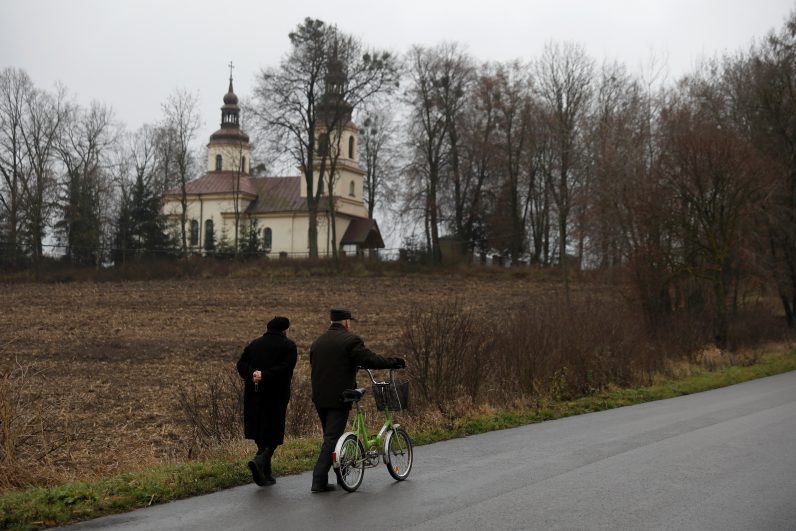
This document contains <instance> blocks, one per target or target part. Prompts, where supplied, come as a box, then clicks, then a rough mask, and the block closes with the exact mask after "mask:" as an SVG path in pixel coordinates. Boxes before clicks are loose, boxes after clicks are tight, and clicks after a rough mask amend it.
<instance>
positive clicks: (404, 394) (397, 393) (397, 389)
mask: <svg viewBox="0 0 796 531" xmlns="http://www.w3.org/2000/svg"><path fill="white" fill-rule="evenodd" d="M373 400H374V401H375V402H376V408H377V409H384V408H385V407H386V408H387V409H389V410H390V411H401V410H402V409H407V408H408V407H409V381H407V380H403V381H397V382H393V383H390V382H384V383H377V384H376V385H374V386H373Z"/></svg>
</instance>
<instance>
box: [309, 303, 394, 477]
mask: <svg viewBox="0 0 796 531" xmlns="http://www.w3.org/2000/svg"><path fill="white" fill-rule="evenodd" d="M353 320H354V318H353V317H352V316H351V312H350V311H349V310H346V309H344V308H334V309H332V311H331V321H332V324H331V326H330V327H329V330H327V331H326V332H325V333H324V334H323V335H322V336H321V337H319V338H318V339H316V340H315V342H314V343H313V344H312V347H310V365H311V368H312V401H313V403H314V404H315V408H316V409H317V410H318V416H319V417H320V419H321V427H322V428H323V444H322V445H321V451H320V454H319V455H318V461H317V463H316V464H315V469H314V470H313V472H312V492H327V491H330V490H334V489H335V487H334V486H333V485H329V469H330V468H331V466H332V452H333V451H334V446H335V444H336V443H337V439H339V438H340V436H341V435H342V434H343V432H344V431H345V427H346V423H347V422H348V414H349V412H350V411H351V404H350V403H348V404H346V403H344V402H343V401H342V393H343V391H344V390H346V389H354V388H355V387H356V386H357V382H356V374H357V367H364V368H366V369H399V368H402V367H404V366H405V365H406V364H405V362H404V360H403V359H401V358H383V357H381V356H379V355H377V354H375V353H374V352H372V351H371V350H369V349H368V348H367V347H365V343H364V342H363V341H362V338H360V337H359V336H357V335H354V334H352V333H351V332H350V328H351V321H353Z"/></svg>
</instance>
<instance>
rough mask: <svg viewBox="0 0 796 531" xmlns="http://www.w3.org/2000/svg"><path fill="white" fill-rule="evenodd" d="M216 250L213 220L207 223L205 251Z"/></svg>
mask: <svg viewBox="0 0 796 531" xmlns="http://www.w3.org/2000/svg"><path fill="white" fill-rule="evenodd" d="M215 248H216V237H215V234H213V220H212V219H208V220H207V221H205V250H206V251H212V250H213V249H215Z"/></svg>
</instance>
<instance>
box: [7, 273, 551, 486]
mask: <svg viewBox="0 0 796 531" xmlns="http://www.w3.org/2000/svg"><path fill="white" fill-rule="evenodd" d="M540 289H543V288H540V284H538V283H532V282H531V281H529V280H526V279H524V278H519V279H509V278H489V277H472V278H471V277H459V276H456V277H447V276H442V275H439V276H427V275H409V276H394V277H370V278H348V277H306V278H283V279H262V278H245V279H244V278H241V279H235V278H230V279H208V280H175V281H152V282H125V283H111V282H107V283H69V284H11V285H0V294H1V295H2V297H0V368H2V369H3V370H4V371H7V370H8V369H9V368H11V367H12V366H14V364H15V363H19V364H21V365H23V366H32V367H33V368H34V369H35V370H37V371H42V373H41V376H40V377H38V378H37V379H35V381H36V382H38V383H37V384H36V385H37V386H40V387H38V388H37V391H39V392H40V394H42V396H41V398H40V400H41V401H51V403H53V404H55V403H57V404H59V405H58V407H57V408H55V409H54V413H53V414H55V415H60V416H61V417H62V420H68V421H69V429H70V430H72V431H75V432H77V433H79V434H80V435H79V437H78V438H77V442H76V443H74V444H72V445H70V447H69V452H67V453H65V454H64V455H63V457H59V459H58V462H57V463H56V465H57V466H59V467H61V468H62V469H63V471H64V473H66V475H67V476H70V477H82V476H86V475H92V474H94V473H97V474H104V473H110V472H117V471H121V470H129V469H133V468H137V467H140V466H145V465H151V464H154V463H157V462H162V461H163V460H170V459H184V458H185V457H186V454H187V450H186V439H185V438H186V433H187V430H186V427H185V423H184V421H183V420H182V415H181V409H180V405H179V399H178V396H179V389H180V387H181V386H190V385H192V384H194V383H195V382H198V381H202V379H203V378H205V379H206V378H207V375H209V374H217V373H218V371H220V370H234V364H235V363H236V361H237V359H238V356H239V354H240V351H241V349H242V348H243V347H244V346H245V344H246V343H247V342H248V341H250V340H251V339H253V338H255V337H257V336H259V335H260V334H261V333H262V332H263V331H264V328H265V323H266V322H267V321H268V320H269V319H270V318H271V317H273V316H274V315H286V316H288V317H289V318H290V320H291V324H292V326H291V329H290V331H289V336H290V337H291V338H292V339H293V340H294V341H296V343H297V345H298V348H299V366H298V368H297V371H298V374H301V373H303V374H306V371H307V365H308V361H307V353H308V349H309V346H310V344H311V343H312V341H313V340H314V339H315V338H316V337H317V336H318V335H319V334H321V333H322V332H323V331H324V330H325V328H326V327H327V325H328V309H329V308H330V307H332V306H345V307H349V308H351V309H352V311H353V313H354V315H355V317H357V319H358V321H357V322H356V323H355V328H354V331H355V332H356V333H358V334H360V335H361V336H362V337H363V338H364V339H365V342H366V344H367V345H368V346H369V347H370V348H371V349H373V350H374V351H376V352H377V353H380V354H384V355H401V352H399V351H398V349H397V338H398V336H399V334H400V329H401V323H402V320H403V319H405V318H406V316H407V315H408V314H409V313H410V312H412V311H413V309H416V308H422V307H424V306H426V305H429V304H431V303H435V302H439V301H441V300H446V299H450V300H453V299H458V300H459V301H460V302H461V303H462V305H463V306H465V307H467V308H474V309H480V310H483V312H484V313H488V312H490V311H492V310H496V309H499V308H506V307H512V306H521V305H522V304H523V302H524V301H526V300H527V299H528V297H530V296H533V294H534V293H538V292H539V291H540ZM51 409H52V408H51ZM53 439H54V440H57V439H58V435H57V434H54V435H53ZM59 455H60V454H59Z"/></svg>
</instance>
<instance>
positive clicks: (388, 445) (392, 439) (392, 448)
mask: <svg viewBox="0 0 796 531" xmlns="http://www.w3.org/2000/svg"><path fill="white" fill-rule="evenodd" d="M384 455H385V456H386V457H387V463H386V464H387V471H388V472H389V473H390V475H391V476H392V477H393V479H395V480H396V481H403V480H405V479H406V478H407V477H409V472H411V471H412V463H413V462H414V459H413V457H414V452H413V447H412V439H411V438H410V437H409V434H408V433H406V431H405V430H404V429H403V428H398V429H396V430H392V431H391V432H390V433H389V434H388V435H387V439H386V440H385V441H384Z"/></svg>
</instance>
